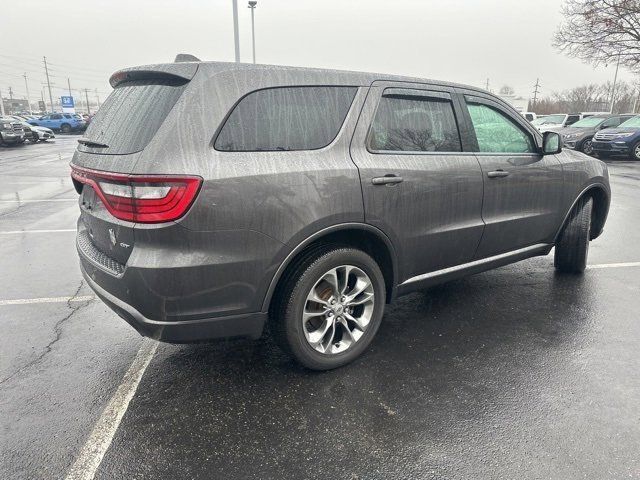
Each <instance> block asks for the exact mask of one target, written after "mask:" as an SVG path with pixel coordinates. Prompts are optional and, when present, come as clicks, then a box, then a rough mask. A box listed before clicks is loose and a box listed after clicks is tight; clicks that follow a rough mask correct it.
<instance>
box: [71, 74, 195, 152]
mask: <svg viewBox="0 0 640 480" xmlns="http://www.w3.org/2000/svg"><path fill="white" fill-rule="evenodd" d="M185 86H186V83H185V82H176V81H174V80H135V81H130V82H126V83H122V84H120V85H118V86H117V87H116V88H115V90H114V91H113V92H112V93H111V95H109V98H107V100H106V101H105V102H104V103H103V104H102V106H101V107H100V109H99V110H98V113H96V115H95V117H94V118H93V121H92V122H91V123H90V124H89V128H87V131H86V133H85V135H84V136H85V138H87V139H89V140H91V141H92V142H95V143H96V144H104V145H108V147H106V148H104V147H102V148H98V149H96V148H94V147H92V146H91V145H90V144H85V145H79V146H78V150H80V151H83V152H91V153H103V154H111V155H124V154H128V153H135V152H139V151H141V150H143V149H144V148H145V147H146V146H147V144H148V143H149V142H150V141H151V139H152V138H153V136H154V135H155V134H156V132H157V131H158V129H159V128H160V125H162V122H163V121H164V119H165V118H166V116H167V115H168V114H169V112H170V111H171V109H172V108H173V105H174V104H175V103H176V101H177V100H178V98H179V97H180V95H181V94H182V92H183V91H184V89H185Z"/></svg>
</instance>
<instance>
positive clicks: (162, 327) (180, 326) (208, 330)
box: [80, 262, 267, 343]
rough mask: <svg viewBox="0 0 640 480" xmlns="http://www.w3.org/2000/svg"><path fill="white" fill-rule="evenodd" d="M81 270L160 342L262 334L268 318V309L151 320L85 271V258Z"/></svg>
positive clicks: (128, 319) (94, 286) (134, 323)
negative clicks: (172, 319)
mask: <svg viewBox="0 0 640 480" xmlns="http://www.w3.org/2000/svg"><path fill="white" fill-rule="evenodd" d="M80 270H81V271H82V275H83V277H84V279H85V280H86V282H87V284H88V285H89V286H90V287H91V288H92V289H93V291H94V292H95V293H96V295H97V296H98V297H99V298H100V299H101V300H102V301H103V302H104V303H106V304H107V306H108V307H109V308H111V309H112V310H113V311H114V312H116V313H117V314H118V315H119V316H120V317H122V318H123V319H124V320H125V321H126V322H127V323H128V324H129V325H131V326H132V327H133V328H135V329H136V330H137V331H138V333H140V334H141V335H144V336H145V337H150V338H153V339H155V340H158V341H161V342H169V343H190V342H199V341H204V340H212V339H215V338H226V337H250V338H259V337H260V336H261V335H262V330H263V328H264V324H265V322H266V320H267V314H266V313H248V314H242V315H229V316H226V317H216V318H205V319H198V320H186V321H171V322H164V321H157V320H151V319H148V318H146V317H145V316H144V315H142V314H141V313H140V312H139V311H137V310H136V309H135V308H133V307H132V306H131V305H129V304H128V303H126V302H124V301H122V300H120V299H119V298H117V297H115V296H114V295H111V294H110V293H109V292H107V291H106V290H105V289H104V288H102V287H100V286H99V285H98V284H97V283H96V282H95V281H94V280H93V279H92V278H91V276H90V275H89V274H88V273H87V272H86V270H85V269H84V266H83V265H82V262H80Z"/></svg>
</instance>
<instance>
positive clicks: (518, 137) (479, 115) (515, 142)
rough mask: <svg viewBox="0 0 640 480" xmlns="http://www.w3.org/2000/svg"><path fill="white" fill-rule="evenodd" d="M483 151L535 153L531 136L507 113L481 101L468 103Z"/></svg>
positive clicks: (479, 145) (479, 144)
mask: <svg viewBox="0 0 640 480" xmlns="http://www.w3.org/2000/svg"><path fill="white" fill-rule="evenodd" d="M467 108H468V109H469V115H470V116H471V122H472V123H473V128H474V130H475V132H476V138H477V139H478V147H479V149H480V151H481V152H490V153H533V152H535V149H534V146H533V142H532V141H531V137H530V136H529V134H527V133H526V132H525V131H524V130H523V129H522V128H520V127H519V126H518V125H517V124H516V123H515V122H514V121H513V120H511V119H510V118H508V117H507V116H506V115H504V114H503V113H501V112H500V111H498V110H497V109H494V108H491V107H489V106H487V105H484V104H481V103H467Z"/></svg>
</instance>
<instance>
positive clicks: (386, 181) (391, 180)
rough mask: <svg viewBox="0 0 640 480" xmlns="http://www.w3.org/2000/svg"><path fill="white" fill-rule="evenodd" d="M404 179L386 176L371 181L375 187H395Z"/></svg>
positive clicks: (396, 176)
mask: <svg viewBox="0 0 640 480" xmlns="http://www.w3.org/2000/svg"><path fill="white" fill-rule="evenodd" d="M403 181H404V178H402V177H399V176H398V175H393V174H389V175H385V176H384V177H374V178H372V179H371V183H373V184H374V185H395V184H396V183H402V182H403Z"/></svg>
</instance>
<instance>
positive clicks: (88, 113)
mask: <svg viewBox="0 0 640 480" xmlns="http://www.w3.org/2000/svg"><path fill="white" fill-rule="evenodd" d="M84 98H85V99H86V100H87V115H91V108H89V89H88V88H85V89H84Z"/></svg>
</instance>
